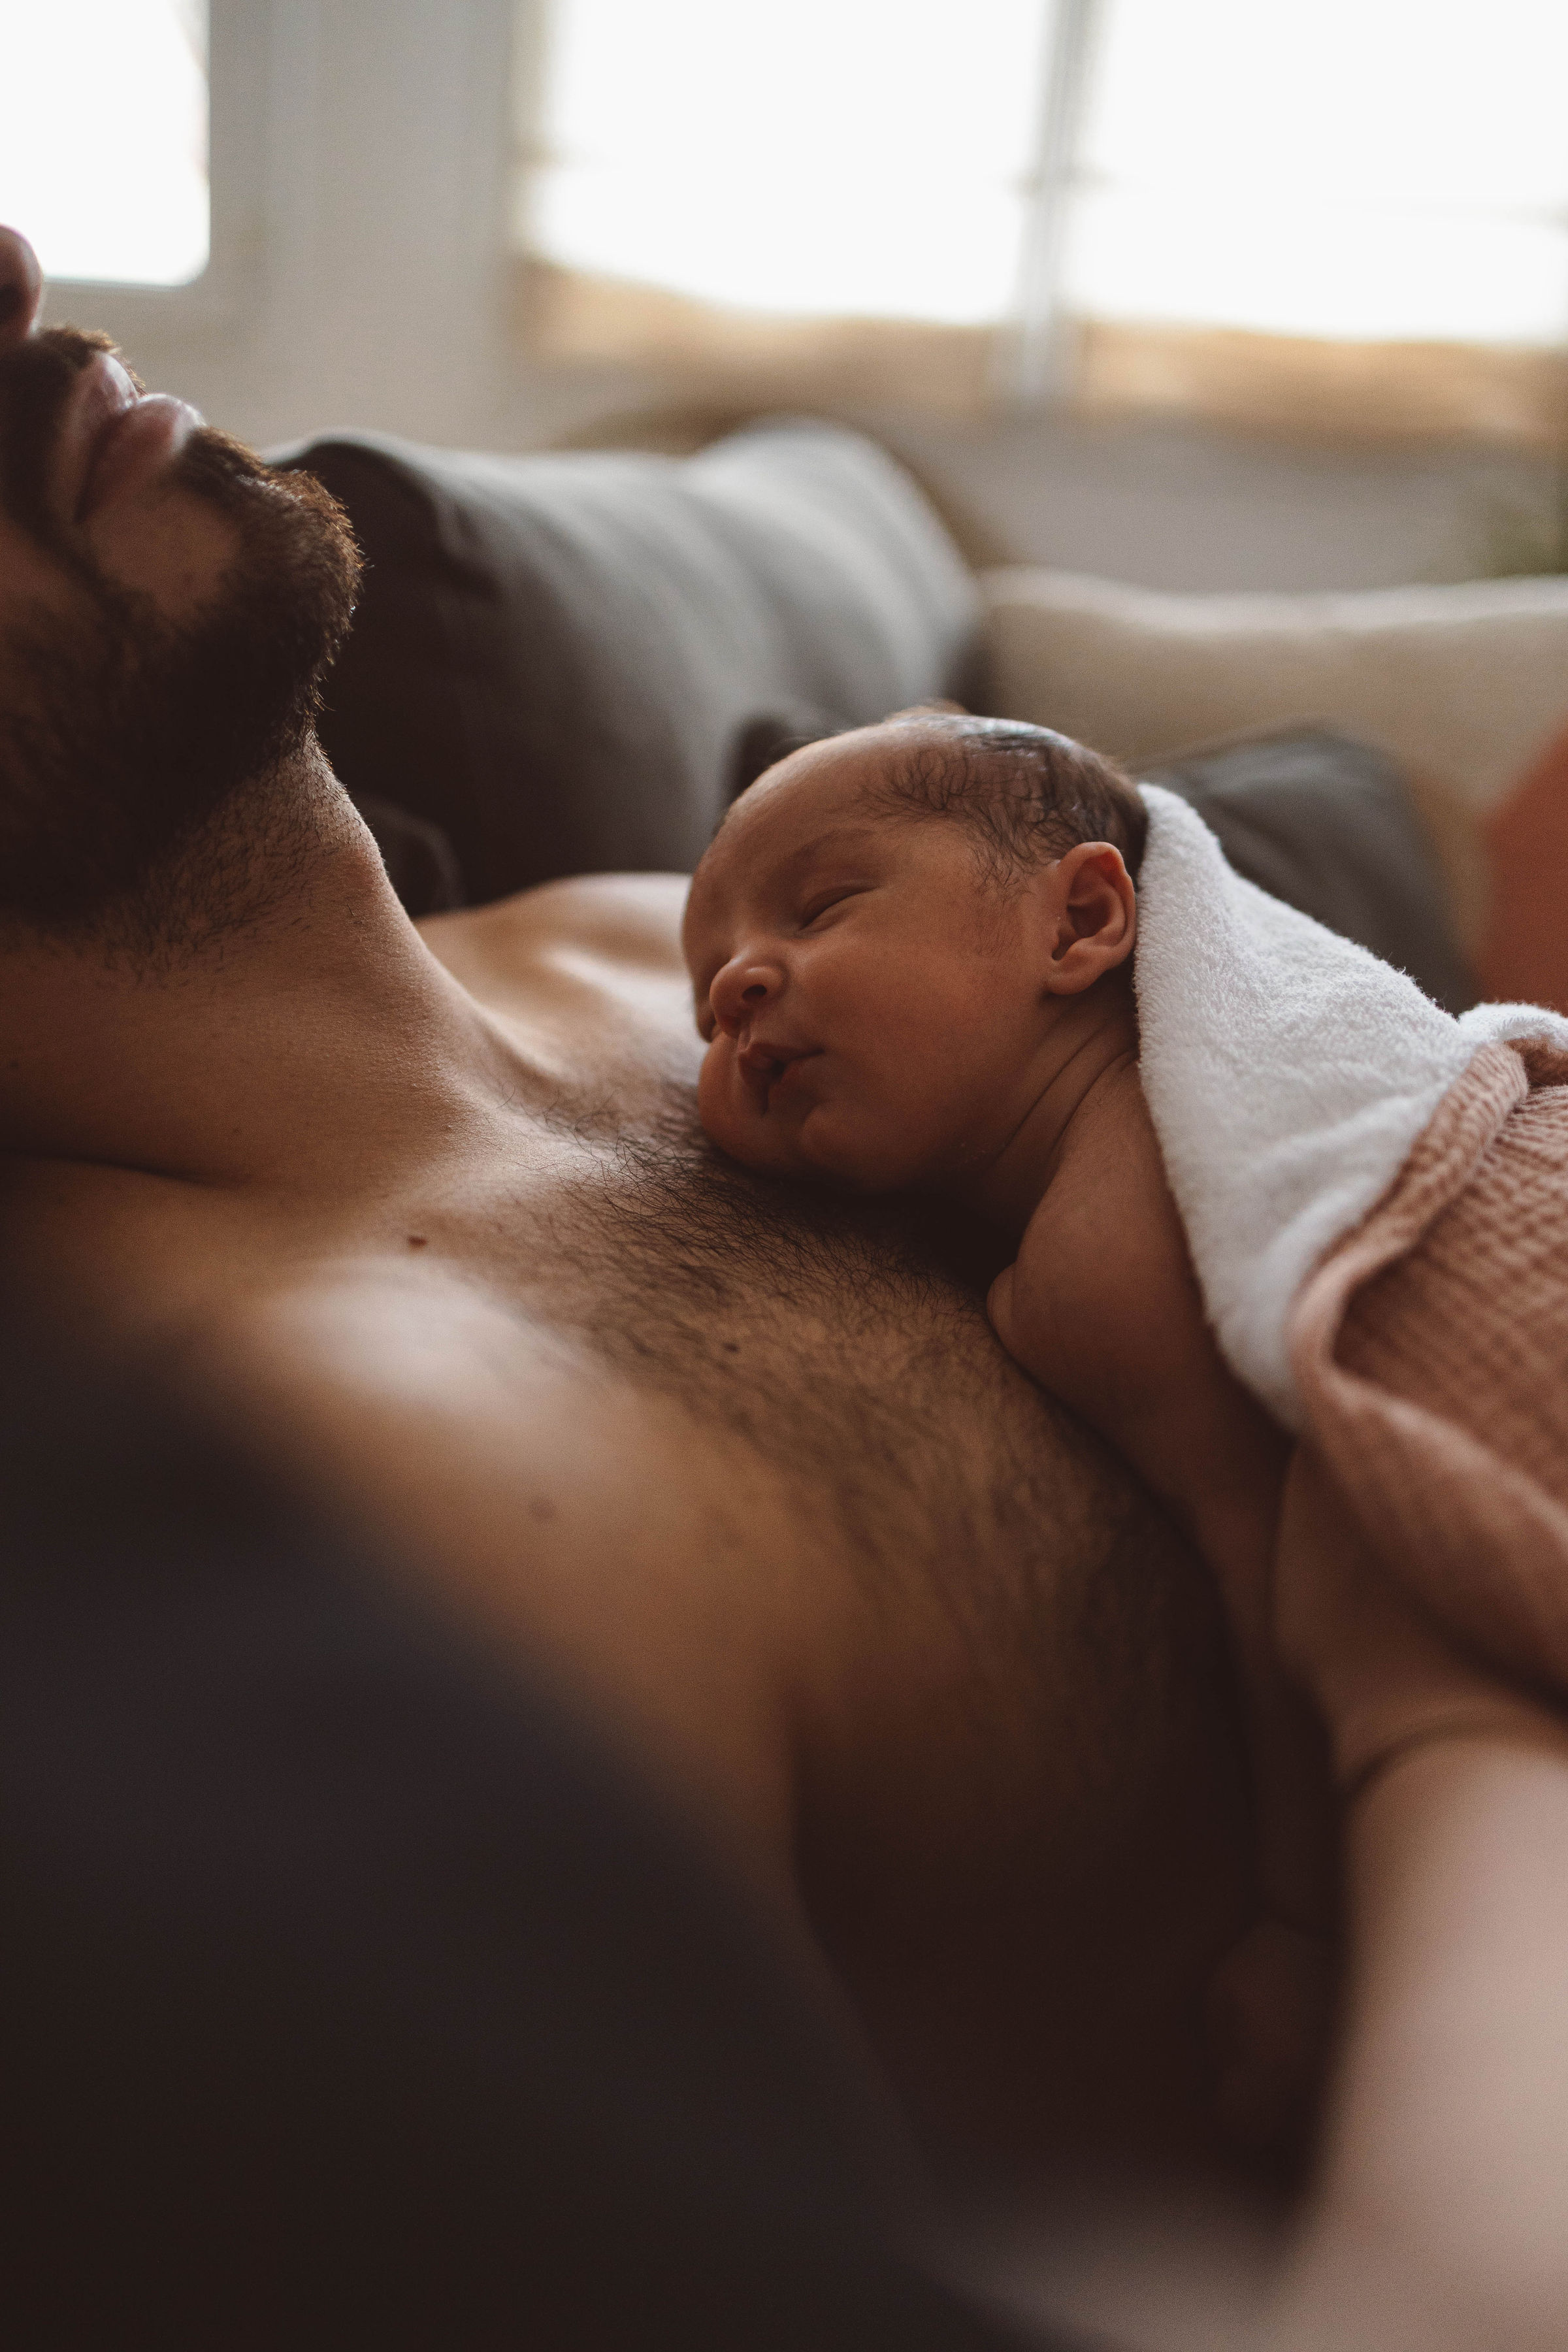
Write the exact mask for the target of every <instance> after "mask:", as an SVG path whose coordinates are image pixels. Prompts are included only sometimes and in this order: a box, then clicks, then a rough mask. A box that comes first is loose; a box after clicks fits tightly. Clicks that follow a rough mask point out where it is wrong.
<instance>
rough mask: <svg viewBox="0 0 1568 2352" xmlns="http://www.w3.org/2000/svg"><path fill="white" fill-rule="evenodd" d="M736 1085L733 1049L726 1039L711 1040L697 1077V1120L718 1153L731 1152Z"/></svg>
mask: <svg viewBox="0 0 1568 2352" xmlns="http://www.w3.org/2000/svg"><path fill="white" fill-rule="evenodd" d="M736 1083H737V1073H736V1070H735V1062H734V1049H733V1047H732V1045H731V1041H730V1040H729V1038H728V1037H724V1036H719V1037H715V1038H714V1040H713V1043H712V1044H711V1045H710V1046H709V1048H708V1051H707V1052H706V1053H705V1054H704V1055H703V1056H702V1067H701V1068H700V1070H699V1072H698V1074H697V1116H698V1118H700V1120H701V1121H702V1129H703V1133H704V1134H705V1135H706V1136H707V1137H708V1138H709V1139H710V1141H711V1142H713V1143H716V1144H718V1146H719V1148H720V1150H721V1151H729V1150H731V1149H732V1144H731V1138H732V1136H733V1134H734V1130H735V1125H736V1120H735V1102H734V1089H735V1086H736Z"/></svg>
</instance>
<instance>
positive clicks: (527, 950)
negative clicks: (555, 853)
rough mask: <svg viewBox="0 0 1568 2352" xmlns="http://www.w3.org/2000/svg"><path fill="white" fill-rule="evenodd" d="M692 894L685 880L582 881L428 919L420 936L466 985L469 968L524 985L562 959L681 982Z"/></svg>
mask: <svg viewBox="0 0 1568 2352" xmlns="http://www.w3.org/2000/svg"><path fill="white" fill-rule="evenodd" d="M687 887H688V877H687V876H686V875H684V874H584V875H578V876H575V877H573V878H572V879H570V880H567V881H562V882H545V883H542V884H541V886H540V887H538V888H537V889H533V890H521V891H519V892H518V894H517V896H516V897H515V898H500V899H498V900H497V901H496V902H495V904H494V905H492V906H489V907H470V908H463V909H462V910H461V911H460V912H459V913H457V914H451V915H433V916H430V917H428V918H427V919H426V921H424V922H423V923H421V924H420V926H419V929H420V930H421V932H422V933H423V935H424V938H425V940H426V944H427V945H428V946H429V947H430V949H431V950H433V952H434V953H435V954H436V955H437V956H438V957H439V958H440V960H441V961H442V962H443V963H444V964H446V965H447V968H448V970H450V971H455V972H457V974H458V978H460V979H465V980H466V979H467V972H466V971H465V969H464V967H468V966H473V967H476V968H483V969H485V970H488V971H492V972H494V973H497V974H498V975H501V976H511V975H516V976H518V977H521V976H523V975H525V974H529V973H531V972H532V971H537V970H538V969H539V967H540V966H542V965H547V964H549V963H551V962H552V961H558V960H559V959H560V958H562V957H563V956H565V957H573V958H580V957H586V958H591V959H593V960H595V961H602V962H604V963H606V964H623V965H625V966H626V967H628V968H629V969H632V970H641V971H657V972H659V973H661V974H668V973H674V974H678V975H683V974H684V971H685V966H684V964H683V963H682V961H681V954H680V918H681V915H682V912H683V911H684V908H685V906H686V892H687ZM469 984H470V985H471V983H469Z"/></svg>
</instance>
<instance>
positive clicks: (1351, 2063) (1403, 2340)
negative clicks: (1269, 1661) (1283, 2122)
mask: <svg viewBox="0 0 1568 2352" xmlns="http://www.w3.org/2000/svg"><path fill="white" fill-rule="evenodd" d="M1279 1572H1280V1607H1281V1632H1282V1636H1283V1639H1284V1641H1285V1643H1286V1644H1287V1646H1288V1648H1289V1651H1290V1653H1291V1654H1293V1656H1294V1657H1295V1659H1296V1661H1297V1663H1298V1664H1299V1666H1300V1670H1301V1671H1302V1673H1303V1675H1304V1676H1305V1678H1306V1679H1308V1680H1309V1682H1310V1685H1311V1687H1312V1689H1313V1691H1314V1695H1315V1696H1316V1697H1317V1698H1318V1701H1319V1703H1320V1705H1321V1707H1322V1710H1323V1714H1324V1717H1325V1721H1326V1723H1327V1725H1328V1728H1329V1731H1330V1734H1331V1738H1332V1741H1333V1745H1334V1750H1335V1758H1336V1763H1337V1766H1338V1769H1339V1771H1340V1774H1341V1777H1342V1781H1343V1782H1345V1783H1346V1784H1348V1787H1349V1790H1350V1791H1351V1793H1350V1796H1349V1799H1348V1814H1347V1822H1346V1867H1347V1876H1348V1895H1349V1928H1350V1937H1351V1959H1352V1965H1351V1980H1350V1989H1349V1998H1348V2005H1347V2016H1346V2024H1345V2031H1344V2042H1343V2047H1342V2054H1341V2060H1340V2068H1339V2085H1338V2090H1337V2094H1336V2095H1335V2098H1334V2100H1333V2103H1332V2107H1331V2118H1330V2126H1329V2130H1328V2135H1327V2152H1326V2157H1325V2160H1324V2164H1323V2168H1322V2176H1321V2187H1320V2189H1319V2192H1318V2196H1317V2200H1316V2207H1315V2210H1314V2213H1313V2215H1312V2218H1311V2221H1310V2226H1309V2228H1308V2231H1307V2232H1306V2235H1305V2239H1304V2242H1303V2244H1302V2247H1301V2252H1300V2261H1299V2263H1298V2265H1297V2268H1296V2272H1295V2275H1294V2277H1293V2279H1292V2281H1291V2283H1290V2286H1289V2292H1288V2294H1287V2295H1286V2296H1285V2298H1284V2301H1283V2303H1282V2306H1281V2309H1280V2312H1279V2324H1278V2328H1277V2332H1276V2339H1275V2340H1276V2341H1277V2342H1278V2343H1279V2345H1280V2346H1281V2347H1287V2346H1288V2347H1292V2352H1344V2347H1360V2346H1365V2347H1368V2352H1373V2347H1375V2352H1405V2347H1409V2352H1447V2347H1453V2352H1461V2347H1463V2352H1470V2347H1474V2346H1477V2345H1480V2344H1485V2345H1487V2346H1489V2347H1506V2352H1512V2347H1521V2352H1522V2347H1536V2346H1541V2347H1546V2346H1558V2345H1561V2344H1562V2343H1563V2341H1564V2340H1565V2336H1568V1727H1565V1726H1564V1725H1563V1722H1562V1721H1561V1719H1560V1718H1559V1717H1557V1716H1555V1715H1554V1714H1552V1713H1550V1712H1549V1711H1548V1710H1546V1709H1545V1708H1543V1707H1541V1706H1536V1705H1535V1704H1534V1703H1533V1702H1532V1701H1531V1700H1528V1699H1526V1698H1523V1697H1521V1696H1519V1695H1518V1694H1516V1693H1514V1692H1511V1691H1510V1690H1508V1689H1507V1688H1505V1687H1504V1686H1503V1685H1501V1684H1500V1683H1499V1682H1497V1681H1496V1680H1495V1679H1494V1678H1493V1677H1492V1676H1491V1675H1489V1674H1487V1673H1485V1672H1484V1671H1482V1670H1481V1669H1479V1668H1478V1667H1476V1666H1474V1665H1473V1664H1471V1663H1470V1662H1469V1661H1468V1660H1467V1659H1465V1658H1463V1657H1461V1656H1460V1655H1459V1654H1458V1653H1457V1652H1455V1651H1454V1650H1453V1649H1452V1648H1450V1647H1449V1645H1448V1644H1447V1642H1446V1641H1445V1639H1444V1638H1443V1637H1442V1636H1441V1635H1440V1634H1439V1633H1437V1632H1436V1629H1435V1628H1433V1627H1432V1626H1430V1625H1429V1624H1428V1623H1427V1622H1425V1621H1423V1620H1422V1619H1420V1618H1419V1617H1418V1616H1417V1615H1416V1613H1415V1611H1414V1610H1413V1609H1412V1608H1410V1607H1409V1606H1408V1605H1407V1604H1406V1603H1405V1601H1403V1600H1402V1599H1401V1598H1400V1596H1399V1595H1398V1594H1397V1593H1396V1592H1395V1591H1394V1589H1393V1588H1392V1586H1391V1585H1390V1584H1389V1583H1388V1582H1387V1581H1386V1580H1384V1578H1383V1576H1382V1574H1381V1572H1380V1571H1379V1570H1378V1569H1377V1567H1376V1564H1375V1563H1374V1562H1373V1560H1372V1559H1370V1558H1369V1557H1368V1556H1367V1554H1366V1553H1365V1551H1364V1549H1363V1547H1362V1546H1361V1545H1360V1544H1359V1542H1358V1541H1357V1539H1356V1538H1355V1536H1354V1533H1353V1531H1352V1528H1350V1526H1349V1523H1348V1521H1347V1520H1346V1518H1345V1517H1344V1516H1343V1514H1342V1511H1341V1509H1340V1507H1339V1506H1338V1504H1337V1503H1336V1501H1335V1499H1334V1497H1333V1496H1332V1494H1331V1490H1330V1489H1329V1487H1328V1486H1327V1484H1326V1481H1324V1480H1323V1479H1322V1477H1321V1475H1320V1474H1318V1473H1317V1472H1316V1471H1315V1469H1314V1468H1313V1466H1312V1465H1311V1464H1310V1461H1308V1460H1301V1461H1300V1462H1299V1464H1298V1466H1297V1468H1296V1470H1295V1471H1294V1472H1293V1474H1292V1479H1291V1485H1290V1489H1289V1496H1288V1500H1287V1507H1286V1517H1285V1526H1284V1531H1283V1536H1282V1540H1281V1547H1280V1561H1279Z"/></svg>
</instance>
